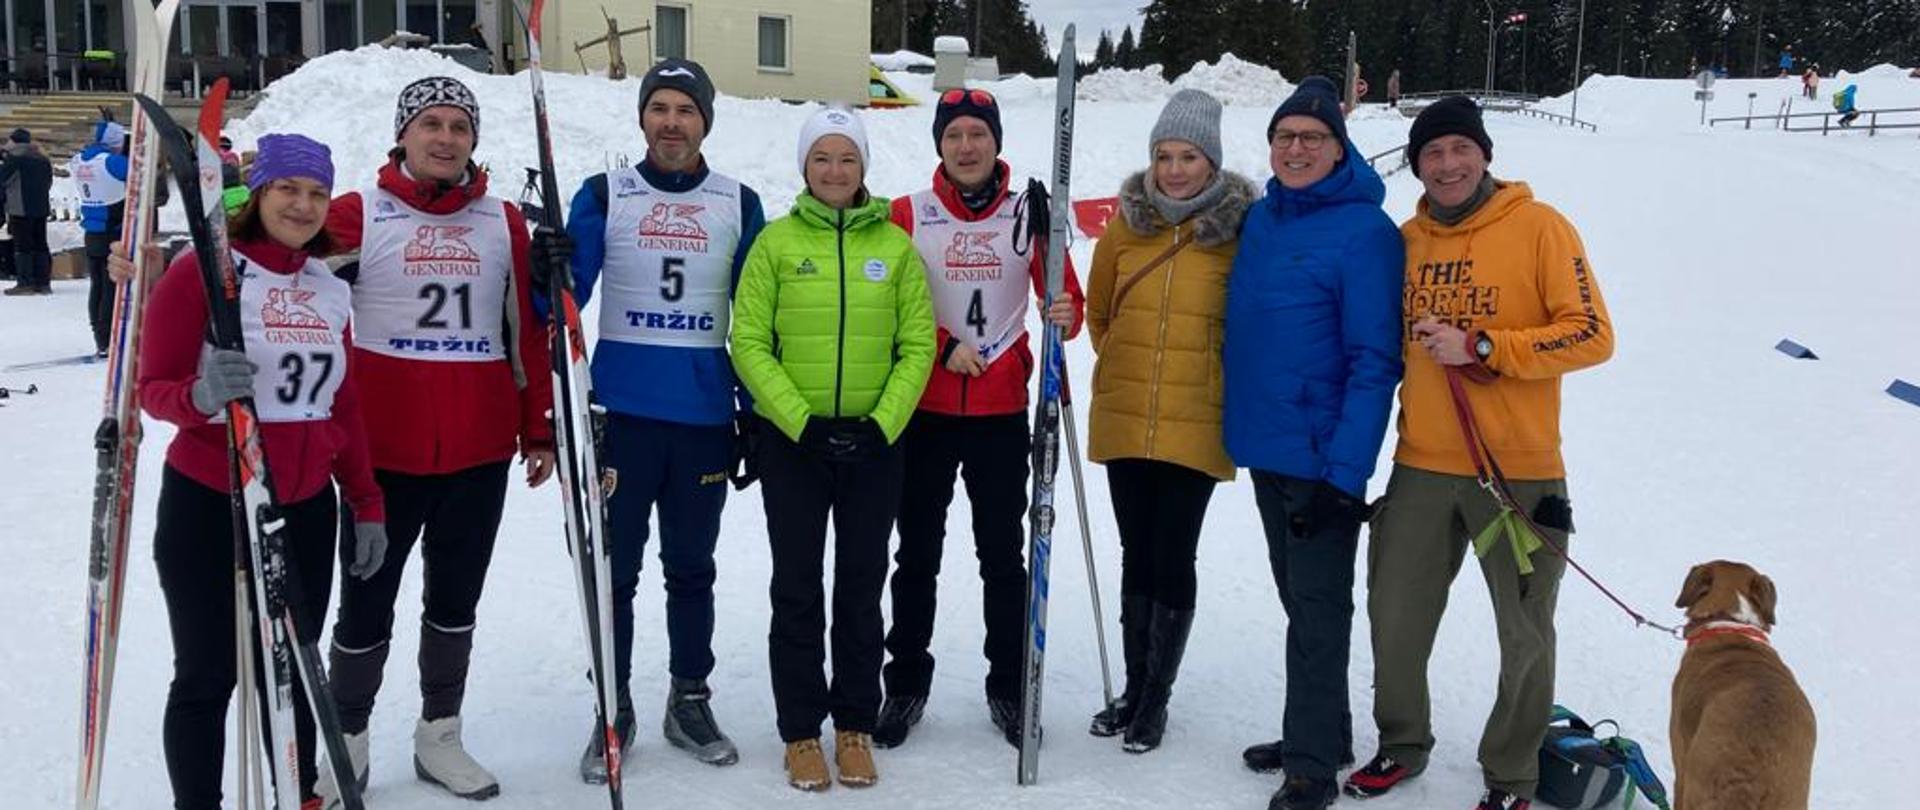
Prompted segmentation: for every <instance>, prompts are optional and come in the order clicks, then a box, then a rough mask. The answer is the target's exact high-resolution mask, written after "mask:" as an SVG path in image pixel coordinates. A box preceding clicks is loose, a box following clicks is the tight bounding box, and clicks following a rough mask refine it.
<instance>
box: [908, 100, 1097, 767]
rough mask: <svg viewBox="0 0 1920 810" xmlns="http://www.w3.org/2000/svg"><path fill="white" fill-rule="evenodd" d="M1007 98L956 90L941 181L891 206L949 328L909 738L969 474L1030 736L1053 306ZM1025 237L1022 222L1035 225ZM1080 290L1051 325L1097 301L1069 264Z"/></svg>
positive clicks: (917, 451) (992, 666)
mask: <svg viewBox="0 0 1920 810" xmlns="http://www.w3.org/2000/svg"><path fill="white" fill-rule="evenodd" d="M1001 142H1002V141H1001V131H1000V106H999V104H998V103H997V102H996V101H995V99H994V97H993V95H992V94H990V93H988V92H987V91H985V90H964V89H956V90H948V91H947V92H946V93H944V94H942V95H941V97H940V103H939V106H938V108H937V109H936V110H935V112H934V116H933V143H934V146H935V148H937V149H938V150H939V152H940V167H939V168H937V169H935V170H934V172H933V187H932V188H929V189H926V190H923V191H921V192H919V193H917V194H913V195H911V196H906V197H900V198H897V199H895V200H894V201H893V222H894V224H895V225H899V226H900V227H901V228H904V229H906V231H907V233H909V234H912V236H913V243H914V246H915V247H916V248H917V249H918V250H919V252H920V258H921V259H922V260H924V261H925V263H926V266H927V288H928V289H929V291H931V292H932V293H933V311H934V317H935V319H936V320H937V321H938V323H939V332H938V335H937V340H938V343H937V346H938V351H939V354H938V355H937V356H936V359H937V360H938V363H937V364H936V365H935V367H934V369H933V376H932V377H931V378H930V379H929V380H928V381H927V390H926V393H925V394H923V395H922V396H921V399H920V407H919V408H918V409H917V410H916V411H915V412H914V414H913V421H912V422H910V423H908V425H907V431H906V433H905V434H904V435H903V436H902V437H901V444H902V446H903V447H904V449H905V454H906V467H907V472H906V481H905V482H904V485H903V487H902V489H901V497H900V517H899V528H900V549H899V551H898V552H896V553H895V554H894V566H895V567H894V572H893V581H892V588H891V591H892V593H893V626H892V627H891V628H889V629H888V631H887V653H888V656H889V659H890V660H888V662H887V665H886V670H885V676H886V678H885V680H886V690H887V697H886V701H885V702H884V703H883V704H882V706H881V709H880V722H879V724H878V725H877V726H876V727H875V728H874V732H873V741H874V744H875V745H878V746H880V747H882V748H891V747H894V746H897V745H900V744H901V743H903V742H905V741H906V739H907V734H908V733H909V732H910V731H911V730H912V728H913V726H914V724H915V723H918V722H919V721H920V716H921V714H922V712H924V711H925V709H926V705H927V694H928V692H929V691H930V689H931V686H932V682H933V656H932V655H931V654H929V653H928V651H927V648H928V646H929V645H930V643H931V642H932V639H933V616H934V604H935V602H934V594H935V588H936V578H937V577H938V576H939V573H940V555H941V551H942V545H943V541H944V540H945V538H946V527H947V506H948V505H949V504H951V503H952V502H953V484H954V475H955V473H956V472H958V473H959V476H960V477H961V478H962V479H963V480H964V481H965V482H966V486H967V500H968V501H969V503H970V504H971V505H972V510H973V543H974V554H975V556H976V557H977V558H978V559H979V561H980V582H981V587H982V590H983V594H982V603H983V605H982V608H983V609H982V613H984V617H985V621H986V630H987V638H986V650H985V652H986V656H987V678H986V693H987V711H988V714H989V716H990V717H991V718H992V719H993V723H994V725H996V726H998V727H999V728H1000V731H1001V732H1002V734H1003V735H1004V736H1005V737H1006V739H1007V742H1009V743H1012V744H1014V745H1018V744H1019V739H1020V662H1021V655H1022V653H1023V645H1024V644H1025V638H1026V636H1025V633H1026V605H1027V569H1026V564H1025V560H1024V557H1023V550H1022V545H1023V544H1024V543H1025V542H1026V538H1027V534H1026V530H1025V528H1024V527H1023V525H1022V523H1021V516H1022V514H1023V513H1025V512H1026V510H1027V472H1028V470H1027V461H1028V451H1029V449H1030V447H1031V436H1030V435H1029V428H1028V424H1027V378H1028V375H1029V374H1030V373H1031V372H1032V371H1033V367H1034V358H1033V350H1032V349H1031V348H1030V347H1029V343H1030V341H1029V340H1028V337H1027V311H1028V309H1027V295H1028V292H1027V291H1028V289H1029V288H1031V289H1032V290H1033V292H1034V294H1036V295H1040V296H1042V305H1043V306H1044V305H1045V298H1044V296H1045V293H1046V291H1045V286H1044V285H1045V281H1046V270H1045V256H1044V253H1043V251H1041V250H1038V249H1036V247H1035V245H1033V244H1020V243H1016V242H1015V238H1014V237H1015V233H1014V231H1015V225H1016V223H1018V222H1019V221H1020V220H1021V216H1020V209H1021V207H1022V206H1023V205H1025V204H1026V198H1025V197H1024V196H1021V195H1019V194H1011V193H1009V192H1010V191H1011V190H1012V186H1013V183H1014V175H1013V170H1012V168H1011V167H1009V166H1008V165H1007V164H1006V162H1005V161H1002V160H1000V159H999V156H1000V146H1001ZM1021 235H1022V236H1024V235H1025V234H1024V229H1023V232H1022V234H1021ZM1065 292H1066V295H1064V296H1061V297H1060V298H1059V299H1058V300H1057V301H1055V302H1054V304H1053V305H1052V306H1051V307H1050V308H1048V309H1047V312H1046V317H1047V320H1049V321H1051V322H1053V323H1055V324H1059V325H1060V327H1061V328H1062V329H1064V330H1066V336H1067V337H1072V336H1073V335H1074V334H1075V333H1077V332H1078V331H1079V329H1080V320H1081V314H1082V312H1083V311H1084V310H1085V307H1086V296H1085V295H1083V294H1082V293H1081V292H1080V282H1079V280H1078V279H1076V278H1075V277H1074V274H1073V268H1072V266H1071V263H1069V265H1068V267H1067V273H1066V290H1065Z"/></svg>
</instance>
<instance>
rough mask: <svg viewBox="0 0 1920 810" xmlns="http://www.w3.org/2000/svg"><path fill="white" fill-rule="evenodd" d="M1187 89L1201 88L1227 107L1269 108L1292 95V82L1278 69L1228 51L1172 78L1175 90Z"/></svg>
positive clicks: (1278, 104) (1276, 105) (1196, 64)
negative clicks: (1178, 76)
mask: <svg viewBox="0 0 1920 810" xmlns="http://www.w3.org/2000/svg"><path fill="white" fill-rule="evenodd" d="M1189 88H1192V89H1196V90H1204V91H1206V92H1207V94H1208V95H1211V96H1213V97H1214V98H1217V99H1220V103H1222V104H1225V105H1227V106H1229V107H1265V108H1268V109H1271V108H1274V107H1278V106H1280V102H1281V101H1284V100H1286V97H1287V96H1289V95H1292V94H1293V84H1292V83H1290V82H1288V81H1287V79H1286V77H1284V76H1281V75H1280V71H1277V70H1274V69H1273V68H1270V67H1267V66H1265V65H1260V64H1255V63H1253V62H1248V61H1246V60H1244V59H1241V58H1239V57H1237V56H1234V55H1233V54H1230V53H1229V54H1222V55H1221V57H1220V61H1218V62H1214V63H1212V64H1208V63H1206V62H1195V63H1194V65H1193V69H1192V70H1189V71H1187V72H1186V74H1184V75H1182V76H1181V77H1180V78H1178V79H1175V80H1174V81H1173V89H1174V90H1186V89H1189Z"/></svg>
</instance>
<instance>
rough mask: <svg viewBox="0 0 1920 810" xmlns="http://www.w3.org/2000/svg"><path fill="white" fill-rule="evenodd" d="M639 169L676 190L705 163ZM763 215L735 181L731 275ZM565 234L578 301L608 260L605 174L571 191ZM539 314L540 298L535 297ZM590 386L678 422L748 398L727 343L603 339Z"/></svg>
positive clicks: (707, 418)
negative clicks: (736, 228)
mask: <svg viewBox="0 0 1920 810" xmlns="http://www.w3.org/2000/svg"><path fill="white" fill-rule="evenodd" d="M640 173H641V175H642V176H643V177H645V178H646V180H647V183H648V184H650V185H652V186H653V187H654V188H657V189H661V190H663V191H668V192H681V191H687V190H690V189H693V188H697V187H699V185H700V184H701V183H703V182H705V181H706V179H707V174H708V170H707V168H706V166H704V165H703V166H701V167H700V169H699V171H697V172H694V173H692V174H678V173H670V172H666V171H662V170H660V169H657V168H654V166H653V164H652V163H649V162H646V161H641V163H640ZM766 224H767V217H766V214H765V213H764V212H763V211H762V209H761V206H760V195H758V194H756V193H754V190H753V189H751V188H748V187H746V186H745V185H742V186H741V187H740V242H739V244H737V245H735V246H734V251H733V281H734V283H735V284H739V283H740V268H741V267H742V266H744V265H745V264H746V261H747V249H748V248H749V247H752V246H753V240H754V238H755V237H758V236H759V235H760V229H761V228H764V227H766ZM567 236H569V237H571V238H572V239H573V285H574V289H575V290H577V291H578V292H579V299H580V306H582V307H584V306H586V305H587V302H588V301H590V300H592V298H593V293H594V285H595V283H596V282H598V281H599V279H600V269H601V267H602V266H603V265H605V263H606V259H607V176H606V175H605V174H596V175H594V176H592V177H589V178H587V182H586V183H584V184H583V185H581V187H580V191H579V192H577V193H575V194H574V195H573V206H572V212H571V214H570V215H569V216H568V217H567ZM538 303H539V306H540V309H541V311H542V312H543V313H544V312H545V311H546V310H545V304H546V301H545V298H544V296H543V297H542V298H541V299H540V300H539V302H538ZM593 389H594V394H595V395H596V396H597V397H598V398H599V400H600V403H601V404H603V405H605V406H606V407H607V408H608V409H609V410H612V411H614V412H615V413H621V414H626V415H628V416H640V417H645V418H648V419H658V420H661V421H666V422H676V423H679V424H683V425H725V424H728V423H729V422H731V421H732V419H733V415H734V413H735V412H736V411H744V410H746V409H748V408H749V407H750V406H749V404H748V401H747V398H746V394H745V389H743V388H741V387H740V384H739V381H738V380H737V379H735V377H734V374H733V363H732V361H731V360H729V359H728V358H727V350H726V349H721V348H713V349H695V348H686V347H679V346H643V345H640V344H635V343H621V342H619V341H612V340H603V341H600V342H598V343H597V344H595V345H594V349H593Z"/></svg>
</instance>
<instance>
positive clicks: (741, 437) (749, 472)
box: [727, 411, 760, 492]
mask: <svg viewBox="0 0 1920 810" xmlns="http://www.w3.org/2000/svg"><path fill="white" fill-rule="evenodd" d="M727 479H728V480H730V481H732V482H733V488H734V490H735V491H737V492H738V491H745V490H746V488H747V487H750V486H753V482H755V481H758V480H760V419H759V417H756V416H754V415H753V414H751V413H746V412H744V411H743V412H740V413H735V414H734V415H733V466H732V467H730V468H729V471H728V473H727Z"/></svg>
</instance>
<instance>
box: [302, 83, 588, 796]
mask: <svg viewBox="0 0 1920 810" xmlns="http://www.w3.org/2000/svg"><path fill="white" fill-rule="evenodd" d="M393 137H394V140H395V142H396V146H395V147H394V149H393V150H392V152H391V153H390V157H389V159H388V162H387V164H386V165H385V166H383V167H381V169H380V173H379V179H378V180H377V181H376V182H375V183H374V185H373V186H371V187H369V188H366V189H364V190H362V191H358V192H353V193H349V194H346V195H345V196H342V197H340V198H339V199H337V200H334V202H333V206H332V208H331V209H330V210H329V212H328V214H327V233H328V234H329V235H330V236H331V237H332V238H333V241H334V243H335V244H336V245H337V246H338V247H339V249H340V250H343V251H353V250H358V251H359V262H358V264H357V266H356V265H349V266H348V267H346V268H342V269H341V270H340V271H339V274H340V276H341V277H342V278H345V279H346V280H347V281H348V282H349V283H351V284H352V285H353V323H354V333H355V336H356V340H355V341H354V343H355V351H354V357H353V362H354V364H355V367H356V373H357V375H358V379H359V381H360V390H361V395H362V397H363V399H364V401H365V402H366V417H365V418H366V423H367V435H368V438H369V444H370V445H371V446H372V455H373V467H374V477H375V478H376V479H377V480H378V481H379V482H380V488H381V490H382V491H383V492H384V493H385V494H386V501H387V533H388V535H389V537H390V538H391V542H392V554H391V555H390V556H389V558H388V564H387V565H386V566H384V567H382V568H381V569H380V571H379V573H378V574H377V575H376V576H374V577H372V578H371V579H368V580H367V581H365V582H362V581H359V580H353V581H351V582H347V583H344V586H343V587H342V588H341V592H340V612H339V615H338V617H337V619H336V620H335V623H334V626H333V651H332V656H331V657H332V673H333V695H334V700H335V701H337V702H338V703H339V706H340V725H341V727H342V730H343V731H345V732H346V735H347V749H348V751H349V752H350V754H351V757H352V759H353V766H354V771H355V773H356V774H358V775H359V778H360V781H361V783H362V784H363V785H364V784H365V782H366V779H367V776H366V775H367V767H368V763H367V750H368V740H367V721H368V718H369V717H370V716H371V715H372V713H373V702H374V697H375V695H376V694H378V692H379V690H380V682H381V678H382V671H383V669H384V667H385V665H386V662H387V653H388V649H389V642H390V641H391V639H392V635H393V618H394V617H393V606H394V600H395V598H396V597H397V596H398V595H399V591H400V580H401V577H402V576H403V575H404V574H405V571H406V562H407V555H408V553H409V552H410V551H411V550H412V548H413V545H414V544H415V543H416V542H418V543H419V545H420V556H421V559H422V564H423V565H424V566H425V568H426V570H425V572H424V577H423V579H424V582H425V592H424V594H423V599H422V601H423V602H424V605H425V607H424V610H423V612H422V615H421V617H420V652H419V666H420V704H421V705H420V720H419V722H418V723H417V724H416V726H415V729H414V735H413V751H414V767H415V770H416V772H417V773H418V775H419V776H420V777H421V778H422V779H425V780H427V781H430V782H433V783H435V784H438V785H441V786H442V787H445V788H446V789H447V790H448V791H450V792H452V793H454V794H455V795H458V796H461V797H463V798H468V799H483V798H487V797H490V796H494V795H496V794H498V793H499V792H500V785H499V783H498V782H497V781H495V779H494V778H493V775H492V774H491V773H488V772H487V769H486V768H484V767H482V766H481V765H480V763H478V762H475V761H474V760H473V758H472V757H471V756H469V755H468V754H467V751H466V748H465V746H464V745H463V744H462V743H461V740H460V732H461V723H460V706H461V701H462V698H463V697H464V696H465V694H466V682H467V664H468V661H469V660H470V659H471V657H472V653H473V629H474V624H475V621H476V620H475V608H476V606H477V605H478V604H479V601H480V591H481V587H482V585H483V584H484V583H485V581H486V577H487V566H488V564H489V563H490V562H491V561H492V559H493V545H494V538H495V535H496V534H497V533H498V531H499V528H500V514H501V511H502V507H503V505H504V504H505V502H506V495H507V472H508V468H509V466H510V465H511V464H512V463H513V458H514V456H515V455H516V454H518V455H520V456H521V457H523V458H524V459H525V460H526V468H527V472H526V480H527V485H528V486H539V485H540V484H541V483H542V482H544V481H546V479H547V478H548V477H549V476H550V475H552V473H553V464H554V453H553V428H552V425H551V424H550V423H549V422H548V421H547V413H548V411H549V410H550V409H551V407H552V402H553V387H552V385H551V382H550V381H551V377H550V375H551V373H552V371H551V368H550V361H549V358H548V355H547V351H546V341H547V338H546V330H545V329H544V328H542V327H541V324H540V321H539V319H538V318H537V317H536V316H535V315H534V311H533V306H532V299H531V297H530V291H529V287H530V281H529V269H528V265H527V244H528V237H527V227H526V221H525V220H524V219H523V218H522V217H521V215H520V211H519V209H518V208H517V207H515V206H514V205H513V204H512V203H509V202H507V201H505V200H502V199H500V198H497V197H490V196H487V175H486V174H485V173H484V172H482V171H481V170H480V168H479V167H478V166H476V165H475V164H474V163H473V160H472V156H473V149H474V146H475V145H476V144H478V142H479V139H480V106H479V103H478V102H477V101H476V100H475V99H474V96H473V92H472V91H470V90H468V89H467V87H466V86H465V85H463V84H461V83H460V82H458V81H456V80H454V79H451V78H447V77H444V76H429V77H427V78H424V79H420V80H419V81H416V82H413V83H412V84H409V85H407V86H406V87H405V88H404V89H402V90H401V91H400V98H399V104H398V109H397V110H396V111H395V113H394V119H393ZM329 773H330V772H329ZM331 783H332V780H331V779H330V778H329V779H325V780H323V783H322V786H321V787H322V793H323V795H324V796H325V797H326V798H327V799H328V800H329V801H331V800H333V798H334V796H335V795H336V794H337V791H335V790H333V787H334V786H333V785H332V784H331Z"/></svg>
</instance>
